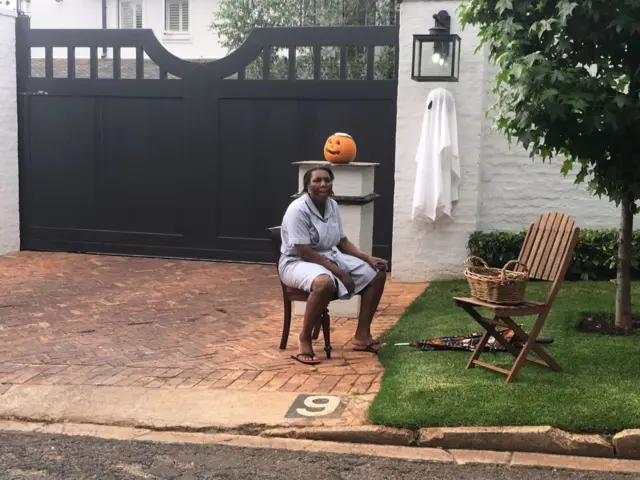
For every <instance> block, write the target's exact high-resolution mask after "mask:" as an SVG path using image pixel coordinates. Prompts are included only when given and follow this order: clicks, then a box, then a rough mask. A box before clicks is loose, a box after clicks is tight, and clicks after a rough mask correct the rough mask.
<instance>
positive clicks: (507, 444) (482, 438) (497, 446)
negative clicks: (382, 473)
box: [418, 426, 615, 458]
mask: <svg viewBox="0 0 640 480" xmlns="http://www.w3.org/2000/svg"><path fill="white" fill-rule="evenodd" d="M418 442H419V445H420V446H425V447H436V446H437V447H441V448H446V449H449V448H456V449H467V450H493V451H498V452H506V451H517V452H530V453H550V454H560V455H575V456H585V457H604V458H614V457H615V452H614V448H613V444H612V443H611V442H610V441H608V440H607V439H606V438H605V437H604V436H603V435H593V434H589V435H580V434H573V433H568V432H565V431H563V430H560V429H557V428H553V427H549V426H546V427H455V428H423V429H421V430H420V437H419V440H418Z"/></svg>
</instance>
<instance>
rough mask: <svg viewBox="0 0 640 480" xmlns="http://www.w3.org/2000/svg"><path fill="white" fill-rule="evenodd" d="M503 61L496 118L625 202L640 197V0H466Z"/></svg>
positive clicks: (467, 12) (464, 10)
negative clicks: (639, 93) (524, 0)
mask: <svg viewBox="0 0 640 480" xmlns="http://www.w3.org/2000/svg"><path fill="white" fill-rule="evenodd" d="M459 12H460V13H461V20H462V22H463V24H472V25H475V26H477V27H478V28H479V30H480V36H481V39H482V42H483V44H485V45H487V46H488V50H489V52H490V57H491V59H493V60H494V61H495V62H497V64H498V65H499V67H500V71H499V74H498V76H497V79H496V80H497V81H496V87H495V89H494V93H495V94H496V95H497V99H498V101H497V104H496V105H495V111H496V118H495V121H496V125H497V127H498V128H499V129H500V130H502V131H503V132H505V133H506V134H507V136H508V137H509V139H510V140H511V139H512V138H513V137H515V138H516V139H517V141H519V142H521V143H522V145H523V146H524V147H525V148H526V149H527V150H528V151H529V153H530V154H531V155H532V156H534V155H536V156H540V157H541V158H542V159H543V160H546V159H549V158H553V157H558V156H560V157H562V158H563V159H564V163H563V166H562V171H563V173H565V174H566V173H567V172H569V171H570V170H571V169H572V168H574V166H575V167H577V172H576V173H577V177H576V179H577V181H578V182H582V181H588V182H589V185H590V186H591V188H592V190H593V192H594V193H595V194H597V195H606V196H608V197H609V198H611V199H612V200H613V201H615V202H616V203H620V202H621V201H622V200H623V199H627V200H629V199H631V200H632V201H633V203H634V211H635V210H636V207H635V201H636V200H638V199H640V97H639V95H638V92H639V90H640V0H582V1H580V2H577V1H571V0H539V1H532V2H529V1H527V2H519V1H515V0H465V1H463V3H462V4H461V6H460V9H459Z"/></svg>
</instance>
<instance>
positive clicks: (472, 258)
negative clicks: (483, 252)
mask: <svg viewBox="0 0 640 480" xmlns="http://www.w3.org/2000/svg"><path fill="white" fill-rule="evenodd" d="M472 260H478V261H480V262H481V263H482V265H484V266H485V267H486V268H489V265H487V262H485V261H484V260H483V259H481V258H480V257H476V256H475V255H469V256H468V257H467V259H466V260H465V261H464V266H465V267H470V266H472V264H471V261H472Z"/></svg>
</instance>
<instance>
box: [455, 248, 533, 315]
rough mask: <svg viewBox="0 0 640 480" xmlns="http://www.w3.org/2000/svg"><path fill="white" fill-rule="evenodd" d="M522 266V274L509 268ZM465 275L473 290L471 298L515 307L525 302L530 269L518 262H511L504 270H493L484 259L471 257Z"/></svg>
mask: <svg viewBox="0 0 640 480" xmlns="http://www.w3.org/2000/svg"><path fill="white" fill-rule="evenodd" d="M473 260H478V261H480V262H481V263H482V266H481V267H478V266H474V265H473V264H472V262H473ZM515 265H520V266H522V267H523V270H524V271H522V272H515V271H512V270H509V267H511V266H515ZM464 266H465V271H464V275H465V277H467V282H468V283H469V287H470V288H471V296H472V297H473V298H475V299H477V300H482V301H483V302H489V303H497V304H505V305H515V304H518V303H522V302H524V299H525V291H526V289H527V282H528V281H529V269H528V268H527V266H526V265H525V264H523V263H521V262H518V261H517V260H511V261H509V262H507V263H506V265H505V266H504V267H502V268H492V267H489V265H487V262H485V261H484V260H483V259H481V258H479V257H475V256H473V255H472V256H470V257H469V258H467V260H466V261H465V262H464Z"/></svg>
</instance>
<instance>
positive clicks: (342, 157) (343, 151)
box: [324, 133, 356, 163]
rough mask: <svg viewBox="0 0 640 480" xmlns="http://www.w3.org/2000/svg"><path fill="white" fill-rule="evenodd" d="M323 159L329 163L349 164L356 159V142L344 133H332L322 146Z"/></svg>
mask: <svg viewBox="0 0 640 480" xmlns="http://www.w3.org/2000/svg"><path fill="white" fill-rule="evenodd" d="M324 158H325V160H327V161H328V162H331V163H351V162H353V160H354V159H355V158H356V142H354V141H353V137H352V136H351V135H348V134H346V133H334V134H333V135H331V136H330V137H329V138H327V141H326V143H325V144H324Z"/></svg>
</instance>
